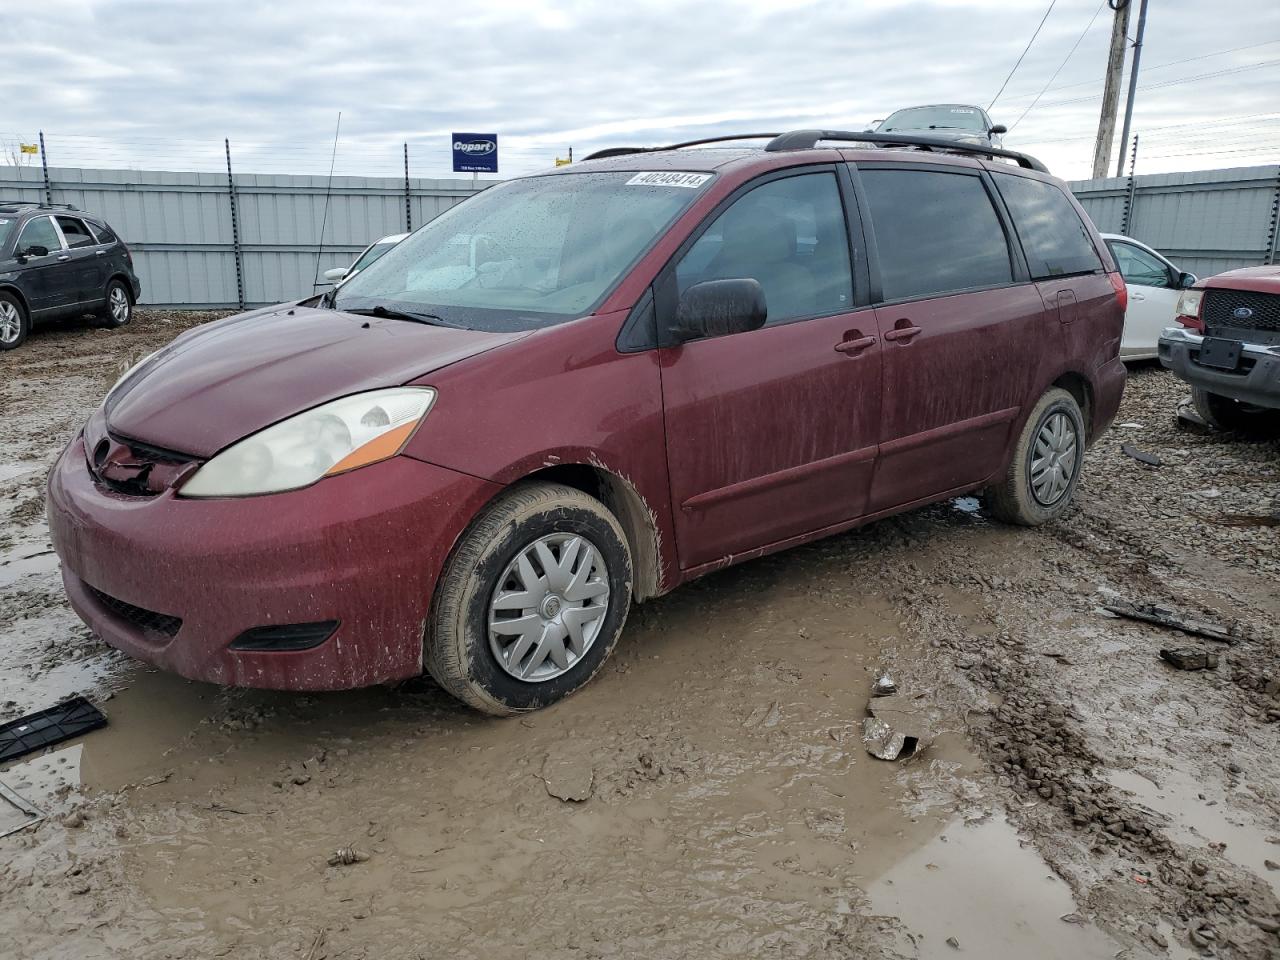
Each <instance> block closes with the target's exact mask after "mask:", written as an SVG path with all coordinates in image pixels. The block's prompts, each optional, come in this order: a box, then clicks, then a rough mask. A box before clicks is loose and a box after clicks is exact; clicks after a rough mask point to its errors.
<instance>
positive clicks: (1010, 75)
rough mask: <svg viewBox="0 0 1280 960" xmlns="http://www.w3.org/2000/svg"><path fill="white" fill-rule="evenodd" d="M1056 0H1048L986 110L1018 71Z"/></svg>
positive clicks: (993, 103) (989, 108)
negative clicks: (1032, 31) (1045, 8)
mask: <svg viewBox="0 0 1280 960" xmlns="http://www.w3.org/2000/svg"><path fill="white" fill-rule="evenodd" d="M1057 2H1058V0H1049V9H1048V10H1046V11H1045V12H1044V16H1043V17H1041V18H1040V23H1039V24H1038V25H1037V26H1036V32H1035V33H1033V34H1032V35H1031V39H1030V40H1028V41H1027V45H1026V46H1025V47H1024V48H1023V50H1022V54H1021V56H1019V57H1018V62H1017V63H1015V64H1014V65H1013V69H1012V70H1010V71H1009V75H1008V76H1007V77H1005V78H1004V83H1002V84H1000V89H999V90H997V91H996V95H995V96H994V97H992V98H991V102H990V103H989V104H987V111H988V112H990V111H991V108H992V107H994V106H995V105H996V101H997V100H999V99H1000V94H1002V93H1004V88H1005V87H1007V86H1008V85H1009V81H1010V80H1012V79H1013V75H1014V74H1015V73H1017V72H1018V67H1020V66H1021V65H1022V60H1023V58H1024V57H1026V55H1027V52H1028V51H1029V50H1030V49H1031V45H1032V44H1033V43H1035V42H1036V37H1038V36H1040V28H1041V27H1043V26H1044V22H1045V21H1046V20H1048V19H1049V14H1051V13H1053V8H1054V6H1055V5H1056V4H1057Z"/></svg>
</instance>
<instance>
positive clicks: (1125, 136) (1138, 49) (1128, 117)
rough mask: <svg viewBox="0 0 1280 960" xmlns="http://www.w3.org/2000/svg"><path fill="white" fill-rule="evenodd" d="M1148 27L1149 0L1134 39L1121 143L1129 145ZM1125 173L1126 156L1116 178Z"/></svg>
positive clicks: (1140, 13) (1142, 8)
mask: <svg viewBox="0 0 1280 960" xmlns="http://www.w3.org/2000/svg"><path fill="white" fill-rule="evenodd" d="M1146 26H1147V0H1141V4H1140V6H1139V7H1138V33H1137V35H1136V36H1135V37H1134V38H1133V66H1131V67H1130V68H1129V100H1128V102H1127V103H1125V105H1124V133H1122V134H1121V135H1120V142H1121V143H1123V144H1126V145H1127V144H1128V143H1129V125H1130V124H1131V123H1132V122H1133V95H1134V94H1135V93H1137V92H1138V61H1139V60H1141V59H1142V31H1143V30H1144V29H1146ZM1123 173H1124V154H1121V155H1120V160H1119V162H1118V163H1117V164H1116V176H1117V177H1118V176H1121V175H1122V174H1123Z"/></svg>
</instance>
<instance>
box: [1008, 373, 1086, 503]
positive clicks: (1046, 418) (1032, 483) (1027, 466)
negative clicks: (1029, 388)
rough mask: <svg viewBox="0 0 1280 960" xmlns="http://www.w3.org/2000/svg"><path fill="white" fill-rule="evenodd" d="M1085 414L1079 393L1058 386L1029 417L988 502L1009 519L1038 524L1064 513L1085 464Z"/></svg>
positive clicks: (1039, 402)
mask: <svg viewBox="0 0 1280 960" xmlns="http://www.w3.org/2000/svg"><path fill="white" fill-rule="evenodd" d="M1084 444H1085V428H1084V417H1083V416H1082V415H1081V413H1080V405H1079V404H1078V403H1076V399H1075V397H1073V396H1071V394H1069V393H1068V392H1067V391H1066V390H1062V389H1059V388H1058V387H1053V388H1051V389H1049V390H1047V391H1045V394H1044V396H1042V397H1041V398H1040V400H1039V401H1038V402H1037V403H1036V405H1035V407H1034V408H1032V410H1031V415H1030V416H1029V417H1027V422H1026V424H1025V425H1024V426H1023V428H1022V433H1021V434H1020V435H1019V437H1018V442H1017V445H1016V446H1015V447H1014V451H1013V458H1012V459H1011V460H1010V461H1009V468H1008V470H1007V471H1006V473H1005V476H1004V479H1003V480H1001V481H1000V483H998V484H996V485H995V486H993V487H991V488H990V489H989V490H988V491H987V507H988V509H990V511H991V513H992V515H993V516H995V517H996V519H998V520H1003V521H1004V522H1005V523H1012V524H1017V525H1019V526H1023V527H1037V526H1039V525H1040V524H1042V523H1047V522H1049V521H1050V520H1053V519H1054V518H1056V517H1059V516H1061V515H1062V513H1063V512H1064V511H1065V510H1066V509H1067V507H1068V506H1069V505H1070V503H1071V498H1072V497H1073V496H1074V495H1075V491H1076V483H1077V482H1078V481H1079V479H1080V467H1081V465H1082V464H1083V463H1084Z"/></svg>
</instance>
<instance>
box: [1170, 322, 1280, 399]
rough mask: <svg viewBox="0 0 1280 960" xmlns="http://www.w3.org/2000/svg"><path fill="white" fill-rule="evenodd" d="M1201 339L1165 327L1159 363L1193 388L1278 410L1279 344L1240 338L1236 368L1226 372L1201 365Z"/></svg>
mask: <svg viewBox="0 0 1280 960" xmlns="http://www.w3.org/2000/svg"><path fill="white" fill-rule="evenodd" d="M1232 339H1234V338H1232ZM1203 342H1204V337H1203V336H1201V335H1200V334H1198V333H1196V332H1194V331H1192V330H1186V329H1183V328H1181V327H1169V328H1167V329H1166V330H1165V331H1164V333H1163V334H1161V336H1160V363H1161V364H1162V365H1163V366H1164V367H1165V368H1167V369H1169V370H1172V371H1173V372H1174V373H1175V374H1176V375H1177V376H1178V377H1179V378H1181V379H1182V380H1185V381H1186V382H1187V383H1189V384H1191V385H1192V386H1193V387H1199V388H1200V389H1202V390H1206V391H1208V392H1209V393H1215V394H1217V395H1219V396H1222V397H1229V398H1231V399H1232V400H1239V401H1241V402H1243V403H1252V404H1255V405H1257V406H1260V407H1274V408H1277V409H1280V346H1277V345H1273V344H1264V343H1250V342H1248V341H1242V342H1241V345H1240V368H1239V369H1238V370H1234V371H1228V370H1217V369H1215V368H1213V367H1205V366H1201V364H1200V363H1199V356H1200V345H1201V344H1202V343H1203Z"/></svg>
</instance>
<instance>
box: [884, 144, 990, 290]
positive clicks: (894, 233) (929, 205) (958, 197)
mask: <svg viewBox="0 0 1280 960" xmlns="http://www.w3.org/2000/svg"><path fill="white" fill-rule="evenodd" d="M859 176H860V177H861V178H862V184H863V188H864V189H865V190H866V194H867V200H868V203H869V205H870V207H871V222H872V224H873V225H874V227H875V235H876V248H877V250H878V251H879V254H880V282H881V285H882V286H883V288H884V298H885V299H886V300H905V299H911V298H913V297H925V296H936V295H938V294H941V293H948V292H953V291H958V290H968V289H973V288H976V287H992V286H997V285H999V284H1002V283H1011V282H1012V281H1013V268H1012V266H1011V265H1010V260H1009V245H1008V242H1007V241H1006V240H1005V235H1004V228H1003V227H1001V226H1000V218H999V217H998V216H997V215H996V209H995V206H994V205H993V204H992V203H991V197H990V196H989V195H988V194H987V188H986V187H985V186H983V183H982V180H981V179H979V178H978V177H975V176H969V175H967V174H956V173H937V172H934V171H930V170H908V169H896V170H862V171H860V173H859Z"/></svg>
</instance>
